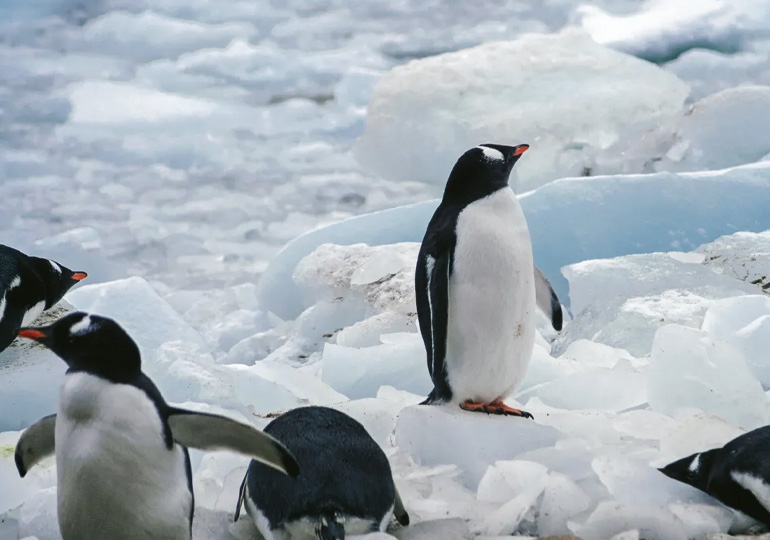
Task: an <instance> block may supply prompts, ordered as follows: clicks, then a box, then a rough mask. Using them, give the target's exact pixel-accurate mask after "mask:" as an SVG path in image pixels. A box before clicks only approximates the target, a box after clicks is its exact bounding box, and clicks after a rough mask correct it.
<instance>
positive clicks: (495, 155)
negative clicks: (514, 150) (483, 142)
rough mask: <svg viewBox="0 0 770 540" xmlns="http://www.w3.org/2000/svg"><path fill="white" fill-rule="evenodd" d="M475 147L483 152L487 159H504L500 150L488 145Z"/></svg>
mask: <svg viewBox="0 0 770 540" xmlns="http://www.w3.org/2000/svg"><path fill="white" fill-rule="evenodd" d="M476 148H478V149H479V150H481V151H482V152H483V153H484V157H485V158H487V160H488V161H503V160H504V159H505V156H503V153H502V152H501V151H500V150H495V149H494V148H489V147H488V146H477V147H476Z"/></svg>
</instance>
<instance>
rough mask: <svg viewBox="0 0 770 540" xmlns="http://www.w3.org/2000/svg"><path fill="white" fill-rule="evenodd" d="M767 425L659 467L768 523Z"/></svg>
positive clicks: (769, 442)
mask: <svg viewBox="0 0 770 540" xmlns="http://www.w3.org/2000/svg"><path fill="white" fill-rule="evenodd" d="M768 452H770V426H764V427H761V428H758V429H755V430H754V431H750V432H748V433H744V434H743V435H741V436H739V437H736V438H735V439H733V440H732V441H730V442H729V443H727V444H726V445H724V446H723V447H722V448H714V449H712V450H707V451H705V452H698V453H697V454H693V455H691V456H688V457H686V458H682V459H679V460H677V461H674V462H673V463H670V464H668V465H666V466H665V467H663V468H662V469H659V470H660V472H662V473H663V474H665V475H666V476H668V477H670V478H673V479H674V480H678V481H680V482H683V483H685V484H689V485H691V486H693V487H696V488H698V489H700V490H701V491H704V492H706V493H708V494H709V495H711V496H712V497H714V498H715V499H717V500H719V501H721V502H722V503H724V504H726V505H727V506H729V507H731V508H734V509H735V510H739V511H740V512H743V513H744V514H746V515H747V516H750V517H752V518H754V519H756V520H758V521H761V522H762V523H763V524H765V525H766V526H768V527H770V463H768V461H767V455H768Z"/></svg>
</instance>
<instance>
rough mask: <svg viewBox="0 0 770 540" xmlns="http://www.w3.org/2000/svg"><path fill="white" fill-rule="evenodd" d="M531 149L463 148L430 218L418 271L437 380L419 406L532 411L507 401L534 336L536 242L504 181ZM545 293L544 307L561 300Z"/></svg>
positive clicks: (423, 324)
mask: <svg viewBox="0 0 770 540" xmlns="http://www.w3.org/2000/svg"><path fill="white" fill-rule="evenodd" d="M528 148H529V145H526V144H520V145H518V146H503V145H498V144H483V145H481V146H477V147H475V148H471V149H470V150H468V151H467V152H465V153H464V154H463V155H462V156H460V159H458V160H457V163H456V164H455V166H454V168H453V169H452V172H451V173H450V175H449V179H448V180H447V184H446V188H445V189H444V196H443V198H442V200H441V204H439V206H438V208H437V209H436V211H435V213H434V214H433V217H432V218H431V220H430V223H429V224H428V228H427V230H426V232H425V237H424V238H423V241H422V246H421V247H420V253H419V256H418V260H417V267H416V269H415V291H416V298H417V315H418V319H419V323H420V333H421V334H422V338H423V342H424V344H425V350H426V353H427V359H428V371H429V373H430V376H431V379H432V380H433V386H434V388H433V391H431V393H430V395H429V396H428V398H427V399H426V400H425V401H424V402H423V403H424V404H433V403H446V402H453V403H458V404H459V406H460V407H461V408H463V409H465V410H468V411H478V412H486V413H494V414H504V415H512V416H523V417H527V418H531V417H532V415H531V414H529V413H528V412H526V411H520V410H518V409H513V408H511V407H508V406H507V405H505V404H504V403H503V399H504V398H505V397H507V396H508V395H510V393H511V392H512V391H513V390H514V389H515V388H516V387H517V386H518V385H519V384H520V383H521V381H522V379H523V378H524V374H525V373H526V370H527V366H528V365H529V360H530V357H531V355H532V348H533V346H534V342H535V309H536V296H535V281H536V280H535V270H534V265H533V261H532V243H531V241H530V236H529V229H528V228H527V222H526V220H525V219H524V213H523V212H522V210H521V206H520V205H519V202H518V200H517V199H516V196H515V194H514V193H513V190H512V189H511V188H510V186H509V185H508V179H509V176H510V174H511V170H512V169H513V166H514V165H515V164H516V162H517V161H518V160H519V158H520V157H521V156H522V154H524V152H526V150H527V149H528ZM538 273H539V271H538ZM540 276H542V274H540ZM538 281H540V282H541V283H542V282H545V283H546V284H547V283H548V281H547V280H546V279H545V278H544V277H543V278H542V280H538ZM548 287H549V288H550V284H549V285H548ZM553 297H555V294H554V295H553ZM543 298H545V299H546V303H547V304H548V305H553V304H554V303H555V302H558V299H557V300H555V301H553V300H552V296H551V293H548V294H545V295H543ZM553 311H554V313H555V310H553ZM558 313H559V314H558V321H557V320H556V318H555V317H556V316H555V315H553V316H552V321H553V324H554V326H557V325H558V326H559V327H561V305H559V309H558Z"/></svg>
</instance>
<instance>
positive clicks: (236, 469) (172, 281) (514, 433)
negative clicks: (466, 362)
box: [0, 0, 770, 540]
mask: <svg viewBox="0 0 770 540" xmlns="http://www.w3.org/2000/svg"><path fill="white" fill-rule="evenodd" d="M497 41H502V42H501V43H494V42H497ZM0 73H2V75H0V231H2V237H1V238H0V242H2V243H6V244H10V245H13V246H14V247H17V248H20V249H23V250H25V251H28V252H32V253H35V254H40V255H44V256H50V257H54V258H58V259H60V260H61V261H62V262H63V263H65V264H75V262H77V265H78V267H83V268H84V269H85V270H87V271H88V273H89V278H88V280H87V281H86V282H84V283H83V285H81V286H79V287H77V288H76V289H74V290H72V291H71V292H70V293H69V294H68V295H67V296H66V297H65V301H64V302H63V303H62V305H61V306H60V307H59V308H58V309H57V310H56V311H55V312H54V313H52V314H47V316H48V317H51V316H56V315H57V314H60V313H62V312H63V311H64V310H67V309H73V308H75V309H80V310H88V311H94V312H96V313H99V314H101V315H105V316H109V317H113V318H116V319H117V320H118V321H119V322H120V323H121V324H122V325H123V326H124V327H125V328H126V329H127V330H128V331H129V332H130V333H131V334H132V336H133V337H134V338H135V339H136V341H137V342H138V343H139V344H140V346H141V349H142V353H143V357H144V362H145V370H146V371H147V373H148V374H150V376H151V377H152V378H153V379H154V380H155V381H156V382H157V383H158V385H159V386H160V388H161V390H162V391H163V393H164V395H165V396H166V397H167V399H169V400H171V401H173V402H176V403H184V404H185V406H187V407H190V408H192V407H198V408H202V409H209V410H214V411H220V412H225V413H227V414H229V415H232V416H234V417H236V418H239V419H241V420H244V421H250V422H252V423H254V424H255V425H258V426H264V425H266V423H267V422H268V421H269V418H268V414H269V413H274V412H276V411H282V410H287V409H289V408H291V407H294V406H297V405H300V404H308V403H312V404H324V405H331V406H334V407H337V408H339V409H341V410H343V411H345V412H347V413H349V414H351V415H352V416H354V417H355V418H357V419H359V420H360V421H362V422H363V423H364V425H365V426H366V427H367V428H368V429H369V431H370V433H371V434H372V436H373V437H374V438H375V439H376V440H377V441H378V442H379V443H380V444H381V445H382V446H383V448H384V449H385V450H386V453H387V454H388V456H389V457H390V459H391V463H392V465H393V468H394V472H395V477H396V482H397V484H398V486H399V489H400V491H401V494H402V496H403V498H404V501H405V503H406V506H407V508H408V510H409V511H410V513H411V516H412V521H413V523H415V525H414V526H411V527H408V528H406V529H402V530H395V531H391V532H392V534H393V535H395V536H397V537H398V538H401V539H407V538H410V539H411V538H414V539H418V538H424V539H429V540H430V539H436V540H438V539H442V540H445V539H454V538H458V539H459V538H467V537H487V538H509V539H510V538H513V536H511V535H521V536H547V535H553V534H562V533H565V534H566V533H569V534H576V535H578V536H581V537H582V538H584V539H585V540H593V539H602V540H603V539H609V538H611V537H613V536H614V535H616V534H620V533H624V532H625V531H632V532H630V533H628V534H626V535H624V536H621V537H618V538H640V537H641V538H646V539H648V540H653V539H665V540H670V539H674V540H677V539H680V538H681V539H686V538H705V537H706V536H707V535H708V534H711V533H717V532H725V531H727V530H728V529H730V528H731V527H732V528H733V529H734V530H738V529H740V526H739V525H737V524H736V525H734V524H733V520H734V516H733V514H732V512H731V511H729V510H727V509H726V508H725V507H723V506H721V505H720V504H719V503H717V502H715V501H714V500H713V499H711V498H710V497H708V496H706V495H704V494H702V493H700V492H697V491H695V490H694V489H690V488H688V487H687V486H684V485H681V484H678V483H676V482H674V481H672V480H669V479H668V478H666V477H664V476H662V475H661V474H660V473H658V472H657V471H656V470H655V468H654V467H655V466H659V465H662V464H664V463H666V462H667V461H670V460H673V459H674V458H677V457H681V456H683V455H686V454H689V453H692V452H694V451H697V450H703V449H706V448H710V447H713V446H716V445H721V444H723V443H724V442H726V441H727V440H729V439H731V438H733V437H735V436H736V435H738V434H740V433H742V432H744V431H746V430H749V429H752V428H754V427H756V426H759V425H764V424H767V423H769V422H770V407H769V406H768V396H770V394H768V391H770V361H768V358H767V355H766V351H767V350H768V347H770V338H769V337H768V336H770V296H768V292H770V288H769V286H770V277H769V276H770V262H769V261H770V236H769V234H770V233H768V232H767V231H768V230H770V211H768V208H770V136H769V135H768V133H769V132H768V129H767V125H768V122H770V86H764V85H768V84H770V1H768V0H732V1H730V0H708V1H699V2H694V1H692V0H623V1H617V0H613V1H610V0H598V1H593V2H587V1H578V0H547V1H544V2H522V1H520V0H508V1H492V0H481V1H478V2H473V3H460V2H457V3H445V2H440V1H438V0H428V1H424V0H405V1H403V2H396V3H392V2H391V3H387V2H374V1H371V2H345V1H339V0H337V1H335V0H325V1H322V2H318V1H312V2H311V1H308V0H287V1H284V2H280V3H279V2H272V1H269V0H259V1H254V0H219V1H218V2H215V3H214V2H207V1H204V0H193V1H187V2H181V1H179V0H88V1H74V0H58V1H56V0H41V1H36V2H30V1H27V0H5V1H4V2H0ZM483 142H511V143H519V142H527V143H529V144H530V145H532V148H531V150H530V151H529V152H528V153H527V154H526V156H525V158H524V159H522V161H521V163H520V166H517V172H516V174H515V177H514V178H512V184H513V185H514V186H515V187H516V189H517V191H518V192H519V193H520V196H521V203H522V207H523V208H524V211H525V214H526V216H527V219H528V222H529V225H530V228H531V231H532V237H533V248H534V253H535V259H536V263H537V264H538V266H539V267H540V268H542V269H543V271H544V272H545V274H546V275H547V276H548V278H549V279H550V280H551V281H552V283H553V284H554V286H555V288H556V290H557V292H558V293H559V295H560V297H561V300H562V302H563V304H564V305H565V307H566V308H567V309H568V310H569V313H570V314H571V317H570V318H569V320H568V323H567V325H566V327H565V329H564V330H563V332H561V333H560V334H558V335H557V334H555V333H554V332H553V331H552V330H549V329H548V327H547V324H546V323H545V321H544V320H543V321H541V323H542V324H541V325H540V328H541V333H542V335H541V338H539V339H538V341H537V345H536V347H535V351H534V354H533V360H532V363H531V367H530V370H529V373H528V375H527V378H526V380H525V381H524V383H523V385H522V386H521V388H519V389H518V390H517V393H516V394H515V395H514V396H512V398H511V403H519V404H521V405H522V406H524V407H525V408H526V409H527V410H529V411H531V412H532V413H533V414H534V415H535V421H526V420H519V419H511V418H497V417H484V416H481V415H472V414H470V413H467V414H466V413H462V412H461V411H459V410H454V409H453V408H435V407H418V406H415V404H416V403H417V402H418V401H420V399H421V397H423V396H424V395H425V393H426V392H427V391H428V389H429V388H430V381H429V379H428V374H427V369H426V366H425V360H424V351H423V349H422V343H421V340H420V338H419V333H418V332H417V326H416V322H415V312H414V311H415V306H414V291H413V289H412V279H413V273H412V272H413V265H414V261H415V258H416V253H417V249H418V247H419V246H418V244H417V242H419V241H420V239H421V237H422V234H423V232H424V229H425V225H426V223H427V220H428V219H429V217H430V215H431V213H432V211H433V209H434V208H435V205H436V200H435V197H437V196H439V195H440V193H441V189H442V187H443V182H444V180H445V178H446V175H447V173H448V171H449V169H450V168H451V166H452V164H453V163H454V160H455V159H456V158H457V157H458V155H459V153H461V152H462V151H463V150H464V149H466V148H467V147H469V146H472V145H475V144H479V143H483ZM372 212H374V213H372ZM316 227H322V228H319V229H318V230H315V231H312V229H315V228H316ZM308 231H311V232H308ZM303 233H305V234H303ZM44 316H45V315H44ZM63 370H64V367H63V365H62V363H61V362H60V361H58V360H57V359H55V358H53V357H52V355H51V354H50V353H47V352H46V351H44V350H42V349H39V348H37V347H34V346H30V345H29V344H16V345H14V346H13V347H11V348H9V349H8V350H6V351H4V352H3V353H1V354H0V540H16V539H21V538H25V537H27V536H30V535H32V536H34V537H36V538H37V539H38V540H55V539H58V538H59V533H58V528H57V525H56V518H55V493H56V491H55V490H56V488H55V471H54V468H53V466H52V464H51V463H48V464H46V465H45V466H43V467H39V468H37V469H36V470H33V471H32V472H31V473H30V474H29V475H28V476H27V477H26V478H25V479H23V480H22V479H20V478H18V475H17V473H16V470H15V466H14V464H13V455H12V452H13V446H14V444H15V441H16V440H17V438H18V436H19V433H20V432H19V430H21V429H23V428H24V427H26V426H27V425H29V424H30V423H31V422H33V421H34V420H36V419H38V418H39V417H40V416H43V415H45V414H49V413H50V412H53V410H55V407H56V402H57V392H58V385H59V382H60V380H61V375H62V373H63ZM193 461H194V463H193V465H194V470H195V489H196V502H197V510H196V526H195V538H197V539H200V540H204V539H205V540H220V539H233V538H235V539H238V540H248V539H253V538H256V535H257V533H256V532H255V530H254V529H253V527H251V526H250V524H249V523H247V522H246V521H244V520H242V521H241V522H239V523H237V524H235V525H233V524H231V523H230V518H231V513H232V511H233V509H234V505H235V500H236V496H237V487H238V484H239V482H240V479H241V477H242V474H243V472H244V471H245V466H246V462H245V460H243V459H242V458H240V457H237V456H232V455H228V454H225V453H213V454H207V455H204V454H202V453H198V452H195V453H194V455H193ZM736 523H737V522H736ZM633 531H636V532H633ZM374 538H375V537H374V536H373V537H372V540H374ZM377 538H390V537H383V536H378V537H377Z"/></svg>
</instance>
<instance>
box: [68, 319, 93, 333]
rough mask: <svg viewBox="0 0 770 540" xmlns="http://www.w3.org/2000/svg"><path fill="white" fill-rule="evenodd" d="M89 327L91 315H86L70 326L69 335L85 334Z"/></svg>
mask: <svg viewBox="0 0 770 540" xmlns="http://www.w3.org/2000/svg"><path fill="white" fill-rule="evenodd" d="M90 329H91V317H88V316H86V317H83V318H82V319H81V320H80V321H78V322H76V323H75V324H73V325H72V326H71V327H70V335H71V336H77V335H78V334H85V333H86V332H88V331H89V330H90Z"/></svg>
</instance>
